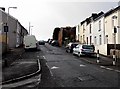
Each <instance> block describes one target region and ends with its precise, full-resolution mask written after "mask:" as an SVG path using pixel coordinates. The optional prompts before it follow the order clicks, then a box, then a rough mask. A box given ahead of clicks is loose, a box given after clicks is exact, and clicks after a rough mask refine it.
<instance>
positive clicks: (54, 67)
mask: <svg viewBox="0 0 120 89" xmlns="http://www.w3.org/2000/svg"><path fill="white" fill-rule="evenodd" d="M58 68H59V67H56V66H53V67H51V69H58Z"/></svg>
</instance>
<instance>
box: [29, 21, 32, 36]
mask: <svg viewBox="0 0 120 89" xmlns="http://www.w3.org/2000/svg"><path fill="white" fill-rule="evenodd" d="M31 27H33V26H31V25H30V22H29V35H30V30H31ZM31 35H32V32H31Z"/></svg>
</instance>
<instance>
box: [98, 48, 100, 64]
mask: <svg viewBox="0 0 120 89" xmlns="http://www.w3.org/2000/svg"><path fill="white" fill-rule="evenodd" d="M99 57H100V56H99V50H97V63H99V62H100V60H99Z"/></svg>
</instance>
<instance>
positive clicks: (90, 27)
mask: <svg viewBox="0 0 120 89" xmlns="http://www.w3.org/2000/svg"><path fill="white" fill-rule="evenodd" d="M90 33H91V24H90Z"/></svg>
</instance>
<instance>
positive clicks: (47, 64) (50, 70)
mask: <svg viewBox="0 0 120 89" xmlns="http://www.w3.org/2000/svg"><path fill="white" fill-rule="evenodd" d="M46 65H47V67H48V68H49V71H50V74H51V76H53V73H52V71H51V70H50V67H49V66H48V64H47V63H46Z"/></svg>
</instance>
